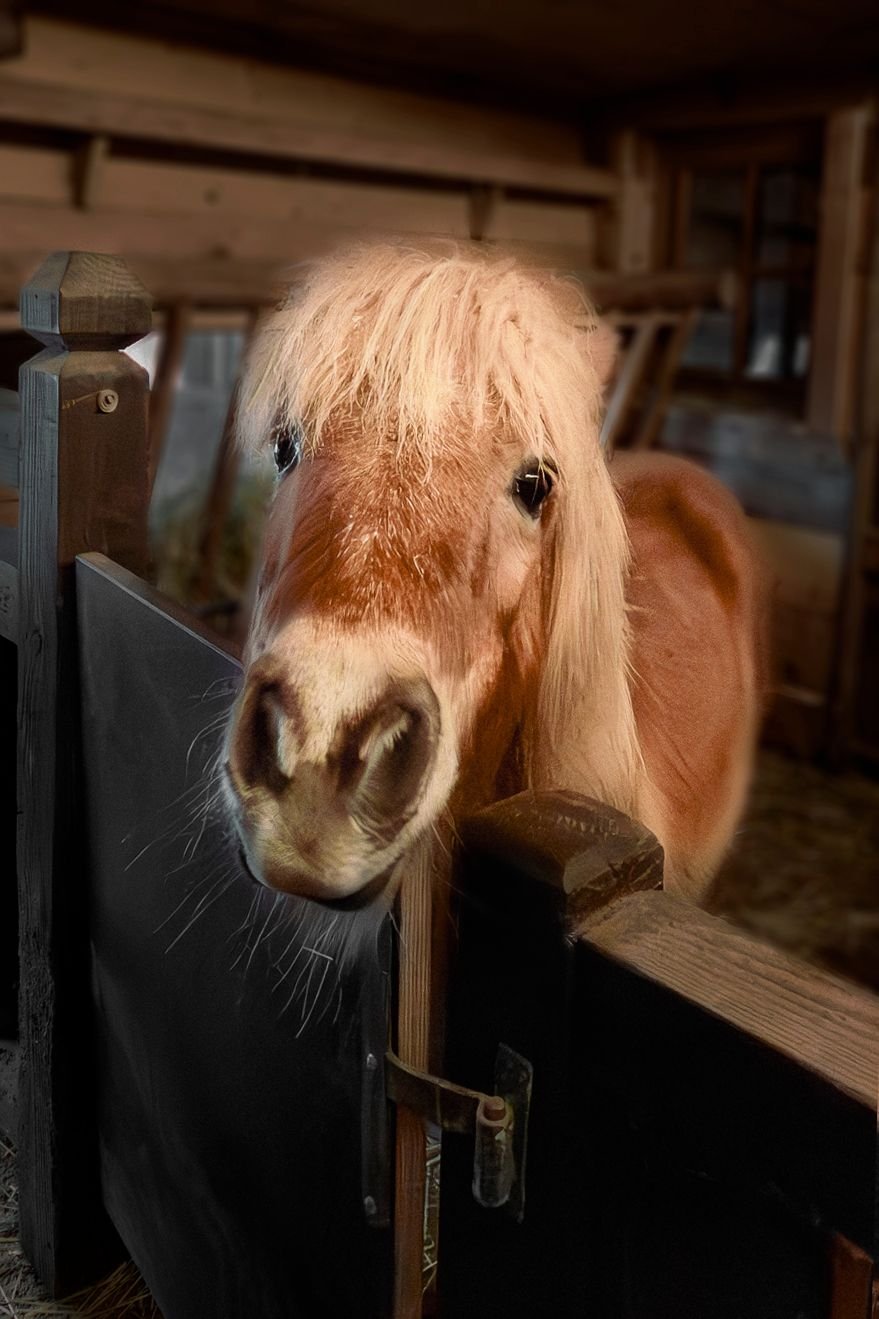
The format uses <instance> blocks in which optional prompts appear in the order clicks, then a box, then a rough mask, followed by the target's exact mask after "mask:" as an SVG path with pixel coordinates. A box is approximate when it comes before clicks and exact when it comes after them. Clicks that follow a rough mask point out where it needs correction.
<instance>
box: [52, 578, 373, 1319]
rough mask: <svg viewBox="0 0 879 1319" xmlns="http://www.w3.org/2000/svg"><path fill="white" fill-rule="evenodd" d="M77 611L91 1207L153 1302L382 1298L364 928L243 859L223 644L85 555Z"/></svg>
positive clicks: (273, 1317) (307, 1310)
mask: <svg viewBox="0 0 879 1319" xmlns="http://www.w3.org/2000/svg"><path fill="white" fill-rule="evenodd" d="M77 609H78V617H79V634H80V655H81V664H82V692H83V707H82V710H83V755H84V763H85V776H86V789H87V810H88V826H89V836H90V877H91V889H90V894H89V900H90V902H91V935H92V952H93V987H94V1002H95V1010H96V1014H97V1030H98V1057H99V1088H100V1141H101V1172H102V1183H103V1193H104V1198H105V1201H106V1205H107V1208H108V1210H109V1212H110V1215H111V1217H112V1219H113V1221H114V1223H115V1224H116V1227H117V1229H118V1230H119V1232H120V1234H121V1236H122V1238H123V1239H124V1241H125V1243H126V1245H127V1247H128V1249H129V1250H130V1251H131V1254H132V1257H133V1258H134V1260H135V1262H136V1263H137V1264H138V1266H139V1267H140V1269H141V1270H142V1272H143V1274H144V1276H145V1278H146V1280H147V1282H148V1284H149V1286H150V1288H151V1290H152V1291H153V1293H154V1295H155V1297H156V1300H157V1301H158V1304H159V1306H160V1307H161V1309H162V1312H163V1314H164V1316H165V1319H243V1316H247V1317H248V1319H295V1316H299V1315H302V1316H306V1317H307V1319H320V1317H321V1316H327V1317H328V1319H337V1317H338V1319H343V1317H344V1319H350V1317H351V1316H355V1315H356V1316H358V1319H359V1317H361V1316H362V1319H369V1317H370V1316H380V1315H384V1314H386V1313H387V1310H388V1305H387V1296H388V1291H389V1278H390V1232H389V1229H388V1226H387V1217H388V1213H387V1188H386V1185H385V1183H384V1182H383V1180H382V1175H381V1171H380V1170H381V1169H382V1168H384V1167H386V1166H387V1159H386V1157H385V1148H384V1144H383V1142H384V1141H385V1140H386V1139H387V1132H386V1129H385V1113H386V1108H385V1101H384V1094H383V1093H382V1092H381V1085H382V1081H381V1077H382V1068H381V1067H380V1066H378V1067H377V1066H375V1060H376V1059H379V1060H380V1059H382V1057H383V1054H384V1046H385V1037H386V1021H387V1017H386V1010H387V1008H386V1004H387V985H388V975H387V965H388V947H389V941H388V938H387V928H386V925H385V923H383V922H379V921H378V920H377V918H374V917H373V918H372V924H371V925H370V924H369V921H370V917H369V916H363V915H361V914H358V913H347V912H340V913H330V912H327V911H325V910H323V909H320V908H318V907H316V906H314V905H312V904H309V903H306V902H301V901H298V900H296V899H292V898H287V897H286V896H283V895H278V894H274V893H271V892H269V891H267V890H264V889H262V888H259V887H258V886H256V885H255V884H254V883H253V882H252V880H251V879H250V878H249V876H248V875H247V874H246V873H245V872H244V871H243V869H242V867H241V865H240V862H239V859H238V851H237V847H236V844H235V841H234V839H233V838H232V836H231V835H230V833H229V832H228V829H227V827H226V826H225V824H224V822H223V820H222V815H221V813H220V812H218V811H217V810H216V808H215V804H213V798H214V794H215V793H216V792H217V791H218V780H217V778H216V773H215V771H216V768H217V759H218V752H219V746H220V739H221V736H222V725H223V721H224V716H225V713H226V711H227V710H228V708H229V705H230V703H231V701H232V699H233V696H234V692H235V689H236V687H237V684H238V682H239V679H240V666H239V664H238V663H237V661H236V660H235V659H233V658H232V657H231V656H230V655H228V654H226V653H224V652H223V651H222V650H220V649H218V648H217V646H216V645H215V644H213V643H211V642H210V641H208V640H206V639H205V638H204V637H202V636H200V635H198V634H197V632H196V631H194V630H193V625H192V623H191V621H187V620H186V619H185V618H184V617H183V616H182V615H180V616H175V615H174V614H173V612H168V607H167V606H166V605H165V604H164V603H163V602H162V601H161V600H160V599H159V598H158V597H157V596H155V594H154V593H152V592H151V591H150V590H149V588H147V587H146V586H145V585H144V584H143V583H142V582H140V581H139V580H138V579H137V578H135V577H133V576H132V575H131V574H129V573H127V572H125V571H124V570H122V569H120V568H117V567H116V566H115V565H114V564H111V563H109V562H108V561H107V560H105V559H101V558H100V557H98V556H89V557H88V558H86V559H82V560H80V561H79V562H78V564H77ZM370 1054H372V1055H373V1058H371V1059H369V1063H367V1059H368V1057H369V1055H370Z"/></svg>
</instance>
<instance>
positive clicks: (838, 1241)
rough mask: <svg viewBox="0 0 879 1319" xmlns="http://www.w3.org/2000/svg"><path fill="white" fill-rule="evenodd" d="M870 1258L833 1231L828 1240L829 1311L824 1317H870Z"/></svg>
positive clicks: (871, 1273)
mask: <svg viewBox="0 0 879 1319" xmlns="http://www.w3.org/2000/svg"><path fill="white" fill-rule="evenodd" d="M872 1308H873V1261H872V1259H871V1258H870V1256H869V1255H868V1254H867V1253H866V1251H863V1250H860V1249H859V1248H858V1247H857V1246H854V1245H852V1243H851V1242H850V1241H847V1240H846V1239H845V1237H842V1236H840V1235H839V1234H838V1233H835V1234H834V1235H833V1237H832V1238H831V1242H830V1311H829V1313H828V1316H827V1319H872V1315H871V1311H872Z"/></svg>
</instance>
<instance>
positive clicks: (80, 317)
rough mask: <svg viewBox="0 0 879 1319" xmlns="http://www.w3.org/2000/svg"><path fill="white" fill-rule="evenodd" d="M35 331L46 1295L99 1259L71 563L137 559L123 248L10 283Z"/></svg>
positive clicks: (27, 644) (33, 475) (31, 1153)
mask: <svg viewBox="0 0 879 1319" xmlns="http://www.w3.org/2000/svg"><path fill="white" fill-rule="evenodd" d="M22 320H23V324H24V326H25V328H26V329H27V330H28V331H29V332H30V333H31V334H32V335H34V336H35V337H36V338H38V339H40V340H41V342H42V343H43V344H45V345H46V347H45V349H44V351H43V352H42V353H40V354H39V355H38V356H37V357H36V358H34V359H33V360H32V361H30V362H28V363H27V364H26V365H25V366H24V367H23V368H22V371H21V377H20V390H21V522H20V575H19V585H20V599H19V637H20V641H19V713H18V734H19V736H18V741H19V753H18V802H19V833H18V876H19V910H20V956H21V965H20V975H21V1000H20V1032H21V1046H22V1052H21V1074H20V1116H19V1179H20V1187H21V1233H22V1241H23V1244H24V1247H25V1250H26V1252H27V1254H28V1256H29V1257H30V1258H31V1260H32V1261H33V1263H34V1265H35V1267H36V1269H37V1271H38V1273H39V1274H40V1276H41V1278H42V1279H43V1281H44V1282H45V1283H46V1285H47V1286H48V1287H49V1288H50V1290H52V1291H53V1292H55V1293H59V1292H62V1291H65V1290H67V1289H69V1288H71V1287H72V1286H74V1285H76V1284H77V1283H80V1282H82V1281H83V1280H85V1279H86V1278H87V1277H88V1276H89V1275H90V1273H92V1272H93V1270H94V1269H95V1268H96V1267H97V1264H98V1263H99V1261H102V1259H103V1257H104V1255H105V1253H106V1248H107V1237H106V1234H105V1232H104V1231H103V1230H102V1223H101V1217H100V1201H99V1196H98V1192H97V1187H96V1184H95V1175H96V1163H95V1148H94V1145H93V1139H94V1125H93V1119H94V1115H93V1111H92V1108H91V1106H90V1101H91V1098H92V1096H91V1094H90V1085H89V1079H88V1078H89V1076H90V1075H91V1053H90V1045H89V1031H88V1022H89V1010H88V995H87V991H88V975H87V960H86V959H87V948H88V941H87V926H86V911H85V902H84V882H83V869H82V863H83V856H82V841H83V840H82V835H81V832H80V828H81V817H80V809H81V803H80V799H79V787H80V784H79V763H78V749H77V732H78V716H77V710H78V705H79V694H78V686H77V661H76V635H75V611H74V603H73V564H74V559H75V557H76V555H77V554H79V553H81V552H83V551H86V550H101V551H103V552H105V553H110V554H113V555H114V556H115V557H116V558H117V559H119V561H120V562H122V563H124V564H126V565H128V566H130V567H131V568H133V569H136V570H139V571H143V570H144V569H145V566H146V562H147V533H146V508H147V485H146V481H147V450H146V407H147V383H146V373H145V372H144V371H142V370H141V368H140V367H138V366H136V365H135V364H134V363H133V362H132V361H131V360H130V359H129V358H128V357H126V356H125V355H124V354H122V353H119V352H117V351H115V350H116V349H118V348H121V347H123V346H124V345H126V344H128V343H131V342H132V341H133V340H135V339H137V338H139V337H140V336H141V335H142V334H143V333H144V332H145V330H146V329H148V328H149V323H150V303H149V298H148V296H147V294H146V293H145V291H144V290H143V288H141V287H140V286H139V285H138V284H137V283H136V281H134V280H133V279H132V277H131V276H130V275H129V273H128V271H127V270H126V269H125V267H124V265H123V263H122V262H120V261H119V260H118V259H116V258H112V257H105V258H102V257H94V256H85V255H82V254H76V253H74V254H67V253H60V254H56V255H55V256H53V257H50V258H49V259H48V260H47V261H46V263H45V264H44V266H43V267H42V268H41V269H40V270H39V271H38V272H37V274H36V275H35V276H34V278H33V280H32V281H31V283H30V284H29V285H28V286H27V287H26V288H25V289H24V290H23V293H22Z"/></svg>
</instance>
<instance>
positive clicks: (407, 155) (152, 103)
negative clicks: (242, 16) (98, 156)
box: [0, 18, 617, 197]
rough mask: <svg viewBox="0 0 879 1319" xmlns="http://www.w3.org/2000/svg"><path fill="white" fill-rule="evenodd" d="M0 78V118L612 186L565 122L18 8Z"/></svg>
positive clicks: (461, 175)
mask: <svg viewBox="0 0 879 1319" xmlns="http://www.w3.org/2000/svg"><path fill="white" fill-rule="evenodd" d="M26 26H27V42H26V50H25V54H24V55H23V56H22V57H21V58H20V59H18V60H12V61H10V62H9V64H7V65H6V66H5V68H4V71H3V76H2V78H0V119H6V120H9V121H12V122H16V123H33V124H42V125H54V126H58V127H64V128H65V129H68V130H69V129H71V128H73V129H78V130H80V131H83V132H87V133H109V134H110V135H112V136H114V137H137V138H146V139H151V140H156V141H163V142H178V143H188V144H190V145H198V146H202V147H210V148H212V149H220V150H226V151H239V152H241V151H244V152H249V153H253V154H255V155H262V156H279V157H284V158H286V159H291V160H295V159H299V160H311V161H321V162H325V163H328V164H334V165H344V166H348V167H350V166H355V167H366V168H373V169H379V170H383V171H388V170H390V171H397V172H400V173H415V174H420V175H424V176H432V177H437V178H448V179H462V180H463V179H468V180H473V181H476V182H493V183H501V184H509V185H515V186H518V187H526V188H537V189H545V190H550V191H553V192H561V193H567V194H571V195H575V196H586V197H589V196H592V197H610V196H613V195H614V193H615V191H616V187H617V184H616V180H615V178H614V176H613V175H612V174H611V173H610V172H609V171H608V170H605V169H600V168H593V167H589V166H587V165H585V164H583V163H582V159H581V155H580V144H579V141H578V135H577V132H576V130H575V129H574V128H573V126H571V125H567V124H564V123H552V122H551V121H541V120H539V119H537V118H536V117H535V118H534V119H529V118H528V117H527V116H521V115H513V114H508V113H504V112H497V111H487V110H484V109H481V108H472V107H468V106H464V105H456V104H455V103H453V102H443V101H438V100H431V99H430V98H427V97H419V96H412V95H409V94H405V93H400V92H389V91H384V90H383V89H380V88H372V87H368V86H366V85H360V84H356V83H350V82H346V81H344V80H342V79H338V78H329V77H326V76H323V75H318V74H310V73H303V72H300V71H297V70H293V69H283V68H281V67H278V66H270V65H259V64H256V63H254V62H252V61H246V60H240V59H235V58H234V57H229V56H221V55H213V54H209V53H207V52H203V51H193V50H189V49H186V48H176V49H174V48H170V47H168V46H165V45H163V44H162V43H160V42H153V41H146V40H143V39H138V40H133V39H131V38H129V37H126V36H124V35H121V34H116V33H110V32H106V31H97V30H89V29H87V28H83V27H80V26H77V25H74V24H65V23H58V22H53V21H51V20H41V19H32V18H29V19H28V20H27V24H26Z"/></svg>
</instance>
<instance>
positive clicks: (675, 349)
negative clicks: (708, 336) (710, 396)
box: [631, 307, 697, 449]
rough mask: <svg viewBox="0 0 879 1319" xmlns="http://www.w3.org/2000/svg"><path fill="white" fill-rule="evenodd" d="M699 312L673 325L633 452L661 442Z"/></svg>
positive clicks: (689, 313) (688, 313) (684, 315)
mask: <svg viewBox="0 0 879 1319" xmlns="http://www.w3.org/2000/svg"><path fill="white" fill-rule="evenodd" d="M696 315H697V313H696V309H695V308H692V307H691V308H690V310H689V311H685V312H682V313H680V315H679V316H678V317H677V322H676V324H674V325H673V327H672V330H671V333H670V334H669V336H668V339H667V341H666V344H665V346H664V348H663V350H662V358H661V361H660V364H659V369H658V370H657V372H656V375H655V377H654V378H653V380H652V381H651V384H652V387H653V394H652V397H651V399H650V403H649V405H648V406H647V408H646V410H645V413H644V416H643V417H642V418H641V421H640V422H639V424H638V429H637V431H636V432H635V435H634V437H633V439H632V444H631V447H632V448H633V449H649V448H650V447H651V445H653V444H655V443H656V441H657V440H658V439H659V435H660V432H661V431H662V423H663V422H664V421H665V415H666V413H667V411H668V405H669V402H670V401H671V392H672V389H673V387H674V382H675V377H676V375H677V373H678V368H679V366H680V364H681V358H682V356H683V354H684V349H685V348H686V346H687V343H688V341H689V338H690V335H691V334H692V332H693V326H694V325H695V323H696Z"/></svg>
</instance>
